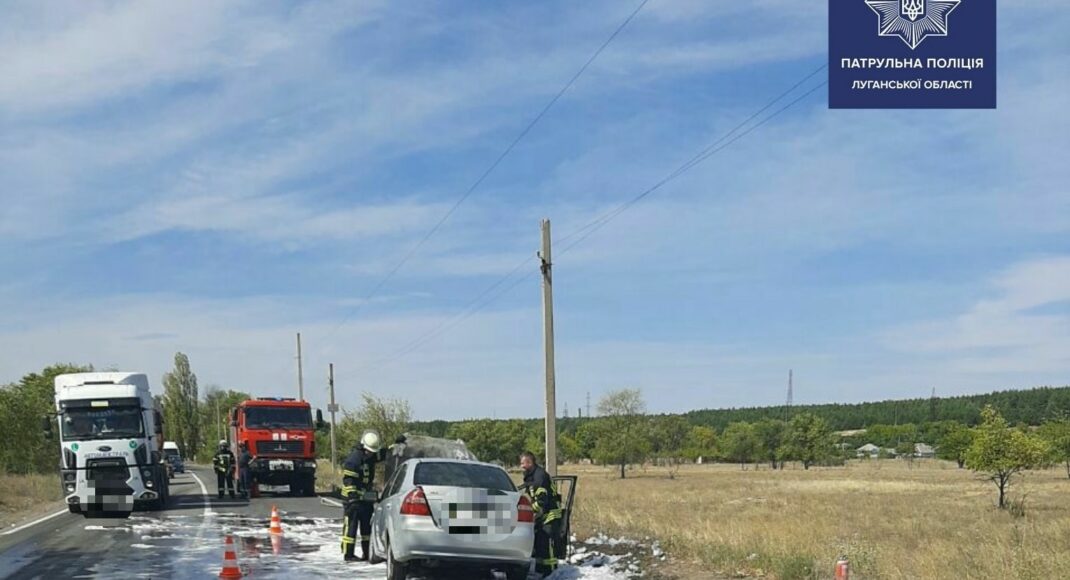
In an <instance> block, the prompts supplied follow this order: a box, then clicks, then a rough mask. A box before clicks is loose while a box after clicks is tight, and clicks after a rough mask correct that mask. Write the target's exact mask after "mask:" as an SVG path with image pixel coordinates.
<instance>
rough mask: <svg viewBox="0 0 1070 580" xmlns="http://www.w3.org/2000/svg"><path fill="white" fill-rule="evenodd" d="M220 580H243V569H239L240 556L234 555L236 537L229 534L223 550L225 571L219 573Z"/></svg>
mask: <svg viewBox="0 0 1070 580" xmlns="http://www.w3.org/2000/svg"><path fill="white" fill-rule="evenodd" d="M219 577H220V578H241V568H239V567H238V555H237V554H235V553H234V536H231V535H230V534H227V539H226V541H225V542H224V549H223V569H222V570H220V572H219Z"/></svg>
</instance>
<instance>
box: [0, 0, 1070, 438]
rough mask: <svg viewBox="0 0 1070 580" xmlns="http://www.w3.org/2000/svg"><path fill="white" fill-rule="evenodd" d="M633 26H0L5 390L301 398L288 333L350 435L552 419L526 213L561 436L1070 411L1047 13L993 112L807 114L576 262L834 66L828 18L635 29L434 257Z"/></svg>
mask: <svg viewBox="0 0 1070 580" xmlns="http://www.w3.org/2000/svg"><path fill="white" fill-rule="evenodd" d="M970 1H974V0H970ZM638 5H639V2H638V1H627V2H625V1H619V0H618V1H615V2H609V1H597V0H596V1H591V2H582V3H576V2H564V1H562V2H540V3H530V2H519V1H508V2H494V3H485V2H484V3H469V2H446V3H431V2H385V1H366V2H329V1H328V2H256V3H253V2H208V1H205V2H183V3H172V2H154V3H149V2H118V1H113V2H98V3H69V2H62V3H58V2H47V1H44V2H42V1H33V2H14V3H9V4H7V5H6V8H5V17H4V18H3V19H2V20H0V54H3V55H4V57H3V58H0V272H3V276H2V277H0V312H2V313H3V315H2V316H0V383H8V382H12V381H15V380H17V379H18V378H19V377H21V376H22V375H24V374H27V373H29V372H34V371H39V370H40V369H41V368H43V367H44V366H46V365H48V364H52V363H56V362H72V363H78V364H92V365H94V366H96V367H97V368H116V369H122V370H140V371H143V372H146V373H148V374H149V376H150V379H151V380H152V381H153V382H154V383H155V384H156V385H159V381H160V380H161V378H162V375H163V373H165V372H166V371H168V370H169V369H170V368H171V367H172V364H173V357H174V354H175V353H176V352H183V353H186V354H187V355H188V356H189V357H190V361H191V365H192V367H193V370H194V372H196V373H197V376H198V378H199V382H200V384H201V388H202V390H203V389H206V388H215V387H218V388H226V389H235V390H242V391H245V392H248V393H251V394H253V395H256V396H296V394H297V361H296V358H295V351H296V344H295V335H296V333H297V332H300V333H301V335H302V341H303V354H304V357H303V363H304V364H303V367H304V383H305V392H306V397H307V398H308V399H309V400H310V401H311V402H312V403H313V405H315V406H317V407H324V406H325V404H326V401H327V394H326V392H327V389H326V375H327V365H328V363H334V365H335V369H336V370H335V376H336V390H337V395H336V396H337V399H338V401H339V403H341V404H342V406H343V407H345V408H347V409H353V408H355V407H356V406H357V405H358V404H359V402H360V400H361V393H363V392H368V393H371V394H373V395H375V396H378V397H391V398H400V399H404V400H407V401H409V403H410V404H411V406H412V409H413V413H414V416H415V418H416V419H419V420H429V419H461V418H469V417H497V418H504V417H537V416H540V415H541V414H542V412H543V402H542V400H543V399H542V396H543V384H544V383H543V380H544V379H543V350H542V348H543V338H542V303H541V296H542V294H541V292H542V291H541V287H540V278H539V276H538V273H537V268H538V263H537V260H536V256H535V252H536V251H537V250H538V248H539V247H540V231H539V223H540V220H541V219H543V218H548V219H550V220H551V223H552V230H553V234H554V235H553V237H554V239H555V240H557V241H555V245H554V253H553V258H554V260H553V261H554V270H553V276H554V309H555V310H554V323H555V337H556V359H557V404H558V407H559V409H560V411H561V413H562V414H563V413H564V411H565V407H566V406H567V409H568V411H569V414H570V415H573V416H574V415H575V414H576V411H577V409H578V408H579V407H580V406H582V405H584V403H585V399H586V396H587V393H590V398H591V401H592V405H596V404H597V401H598V399H599V398H600V397H601V396H602V395H604V394H605V393H607V392H609V391H612V390H615V389H621V388H638V389H641V390H642V392H643V395H644V398H645V400H646V403H647V407H648V409H649V410H650V411H652V412H679V411H686V410H690V409H696V408H720V407H739V406H759V405H772V404H781V403H782V402H783V401H784V398H785V395H786V390H787V374H788V370H789V369H792V370H793V371H794V400H795V403H796V404H805V403H819V402H856V401H864V400H883V399H889V398H907V397H927V396H929V395H930V393H931V392H932V389H934V388H935V389H936V392H937V395H938V396H950V395H957V394H967V393H979V392H988V391H992V390H1001V389H1018V388H1030V387H1034V386H1040V385H1066V384H1068V383H1070V235H1068V234H1070V191H1068V186H1067V183H1070V164H1068V163H1067V161H1066V159H1067V153H1068V151H1070V148H1068V146H1070V115H1068V113H1067V111H1066V102H1067V101H1066V95H1067V94H1070V74H1068V73H1070V40H1068V37H1067V35H1066V34H1065V30H1067V29H1068V28H1070V13H1068V12H1067V11H1066V10H1065V9H1064V6H1062V5H1061V3H1058V2H1055V1H1054V0H1033V1H1031V2H1025V3H1006V2H1004V3H1001V5H1000V6H999V33H998V34H999V36H998V43H999V53H998V66H999V69H998V71H999V77H998V78H999V106H998V109H996V110H979V111H966V110H961V111H917V110H915V111H908V110H900V111H896V110H885V111H874V110H865V111H862V110H859V111H849V110H829V109H828V108H827V98H826V94H825V92H824V91H823V90H821V89H818V90H817V91H816V92H814V93H812V94H810V95H809V96H807V97H804V98H802V99H801V100H799V101H798V102H797V103H796V104H795V105H794V106H792V107H791V108H790V109H787V110H785V111H784V112H783V113H781V114H779V115H777V116H776V117H774V118H772V119H771V120H770V121H768V122H767V123H765V124H764V125H762V126H760V127H758V128H757V129H755V130H754V131H753V132H751V133H748V134H746V135H745V136H743V137H742V138H740V139H739V140H737V141H734V142H732V143H731V145H729V146H727V147H725V148H724V149H723V150H720V151H719V152H718V153H716V154H715V155H713V156H712V157H710V158H709V159H708V160H706V161H704V162H703V163H701V164H699V165H696V166H695V167H693V168H691V169H690V170H689V171H688V172H686V173H685V174H683V175H681V176H679V177H678V178H677V179H674V180H673V181H671V182H670V183H668V184H666V185H665V186H663V187H661V188H659V189H658V190H657V191H655V192H654V193H652V194H651V195H649V196H647V197H645V198H644V199H642V200H641V201H640V202H639V203H637V204H635V205H634V206H631V207H630V208H629V209H628V210H627V211H625V212H623V213H621V214H620V215H619V216H618V217H616V218H615V219H613V220H611V221H609V222H608V223H606V224H605V226H604V227H602V228H600V229H598V230H597V231H595V232H594V233H593V234H592V235H590V236H589V237H586V238H582V240H581V241H580V242H579V243H575V242H576V240H577V239H580V237H579V236H578V235H576V232H577V231H580V230H581V228H582V227H583V226H584V225H585V224H589V223H590V222H591V220H594V219H596V218H597V217H598V216H601V215H604V214H605V213H606V212H607V211H611V210H612V209H613V208H615V207H618V206H619V204H621V203H623V202H625V201H627V200H628V199H631V198H633V197H634V196H636V195H638V194H639V193H641V192H643V191H644V190H646V189H647V188H649V187H651V186H653V185H654V184H656V183H657V182H659V181H660V180H661V179H663V178H664V177H665V176H667V175H669V174H671V173H672V172H673V170H674V169H676V168H677V167H678V166H680V165H681V164H682V163H684V162H685V161H687V160H688V159H690V158H691V157H692V156H693V155H694V154H695V153H697V152H699V151H701V150H703V149H704V148H705V147H707V146H708V145H709V144H711V143H714V142H716V140H717V139H718V138H719V137H721V136H723V135H724V134H726V132H728V131H730V130H731V129H732V128H733V127H735V126H737V125H738V124H739V123H740V122H742V121H743V120H745V119H746V118H748V117H749V116H750V115H751V114H752V113H753V112H755V111H757V110H758V109H760V108H761V107H762V106H764V105H765V104H766V103H767V102H769V101H770V100H771V99H773V98H774V97H776V96H777V95H779V94H781V93H782V92H783V91H785V90H786V89H788V88H789V87H791V86H792V85H794V84H795V83H796V82H798V81H799V80H800V79H802V78H804V77H806V76H807V75H808V74H810V73H811V72H813V71H814V70H816V69H817V68H818V67H820V66H821V65H822V64H824V63H825V61H826V60H827V6H826V4H825V3H823V2H818V3H803V2H797V1H788V0H755V1H752V2H708V1H701V0H650V1H649V2H648V3H647V4H646V5H645V6H643V8H642V10H640V11H639V13H638V14H637V15H636V16H635V18H634V19H633V20H632V21H631V22H629V23H628V25H627V26H626V27H625V28H624V29H623V30H622V31H621V32H620V34H619V35H618V36H617V37H616V38H615V39H614V40H613V42H612V43H610V44H609V46H608V47H606V49H605V50H604V51H603V52H602V53H601V54H600V55H599V56H598V58H597V59H596V60H595V61H594V62H593V63H592V64H591V65H590V66H589V67H588V68H587V69H586V70H585V72H584V73H583V75H581V76H580V77H579V78H578V79H577V80H576V82H575V83H574V84H573V85H572V86H571V87H570V88H569V90H568V91H566V92H565V93H564V94H563V95H562V96H561V98H560V99H559V100H557V101H556V102H555V103H554V105H553V106H552V107H551V108H550V109H549V110H548V111H547V112H546V114H545V115H544V116H542V117H541V118H540V119H539V121H538V123H536V124H535V125H534V127H532V128H531V130H530V131H529V132H527V133H526V134H525V135H524V138H523V139H521V140H520V141H519V143H517V145H516V146H515V147H514V148H513V149H512V150H511V151H510V152H509V154H508V155H507V156H506V157H505V158H504V159H503V160H502V161H501V163H500V164H498V165H497V166H496V167H495V168H494V170H493V171H492V172H491V173H490V174H489V175H488V176H487V178H486V179H485V180H484V181H482V182H481V183H480V184H479V186H478V187H476V188H475V189H474V190H471V194H470V195H469V197H467V198H466V199H465V201H464V203H463V204H461V205H460V206H459V207H457V208H456V211H454V212H453V213H451V214H449V217H448V219H446V220H445V221H444V222H442V223H441V227H439V228H438V229H437V230H434V233H433V235H431V236H430V237H427V236H428V234H429V232H431V231H432V229H433V228H435V226H436V224H438V223H439V222H440V220H442V218H443V217H444V216H445V215H446V214H447V212H448V211H449V210H450V209H451V207H453V206H454V204H455V203H456V202H457V201H458V200H459V199H461V197H462V196H464V195H465V194H466V192H468V191H470V188H471V187H472V186H473V184H474V183H476V182H477V180H478V179H479V178H480V176H481V175H482V174H483V173H484V172H485V171H486V170H487V169H488V167H490V166H491V164H492V163H493V162H494V161H495V159H497V158H498V157H499V156H500V155H501V154H502V152H503V151H504V150H505V149H506V148H507V147H508V146H509V144H510V143H512V142H513V141H514V140H515V139H516V138H517V136H518V135H520V134H521V132H522V131H524V130H525V128H526V127H528V125H529V124H530V123H531V122H532V120H533V119H535V118H536V116H537V115H538V114H539V112H540V111H541V110H543V108H544V107H545V106H546V104H547V103H548V102H550V100H551V99H552V98H553V97H554V95H556V94H557V93H558V91H560V90H561V88H562V87H564V86H565V84H566V83H567V82H568V81H569V79H570V78H572V77H573V75H575V74H576V72H577V71H578V70H579V69H580V67H581V66H582V65H583V64H584V63H585V62H586V61H587V60H588V59H589V58H590V57H591V55H592V54H594V52H595V51H596V50H597V49H598V47H599V46H600V45H601V44H602V43H603V42H605V41H606V39H607V38H609V36H610V35H611V34H612V33H613V31H614V30H615V29H616V28H617V27H618V26H620V24H621V23H622V22H624V20H625V18H627V17H628V15H629V14H630V13H631V12H632V11H633V10H634V9H635V8H636V7H637V6H638ZM825 74H826V73H825V72H824V71H822V72H821V73H819V74H818V75H816V76H815V77H812V78H811V79H810V80H809V82H808V84H804V85H803V86H802V87H801V88H800V89H798V90H797V91H796V93H793V97H789V98H794V96H796V95H801V94H803V92H804V91H806V90H808V89H809V88H813V87H816V86H818V85H819V83H820V82H821V81H822V80H823V77H824V75H825ZM786 102H788V100H785V101H784V103H786ZM771 110H775V109H771ZM583 231H586V230H583ZM421 240H425V241H423V242H421ZM571 243H575V245H573V246H571V247H569V246H570V244H571ZM414 248H415V250H414ZM566 249H567V251H565V250H566ZM406 256H408V257H409V258H408V259H406ZM399 265H400V267H398V266H399ZM395 268H396V271H395ZM513 271H515V274H514V275H512V276H510V277H508V278H504V277H505V276H506V275H507V274H509V273H510V272H513ZM391 272H393V273H391ZM497 282H501V284H500V285H498V286H494V287H493V289H492V290H491V292H490V293H489V294H486V295H484V294H483V293H484V292H485V291H486V290H487V289H488V288H491V287H492V285H493V284H495V283H497ZM480 296H487V297H495V298H494V299H493V300H483V299H481V298H480ZM474 300H475V301H476V302H475V304H477V305H479V308H478V309H476V310H471V311H469V310H466V307H467V306H468V305H469V304H473V301H474ZM432 332H433V334H431V335H430V336H428V333H432Z"/></svg>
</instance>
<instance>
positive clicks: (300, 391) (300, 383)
mask: <svg viewBox="0 0 1070 580" xmlns="http://www.w3.org/2000/svg"><path fill="white" fill-rule="evenodd" d="M297 400H298V401H304V400H305V373H304V372H303V370H302V368H301V333H300V332H298V333H297Z"/></svg>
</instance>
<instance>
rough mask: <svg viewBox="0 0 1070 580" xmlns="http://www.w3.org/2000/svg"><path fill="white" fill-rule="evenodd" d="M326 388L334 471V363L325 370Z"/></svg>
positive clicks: (336, 448)
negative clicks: (329, 395) (329, 396)
mask: <svg viewBox="0 0 1070 580" xmlns="http://www.w3.org/2000/svg"><path fill="white" fill-rule="evenodd" d="M327 386H328V388H329V389H330V391H331V402H330V403H329V404H328V405H327V412H328V413H330V414H331V469H334V468H335V467H336V466H337V465H338V447H337V446H336V445H335V442H334V414H335V413H336V412H337V411H338V405H337V404H335V402H334V363H331V364H330V366H329V367H328V370H327Z"/></svg>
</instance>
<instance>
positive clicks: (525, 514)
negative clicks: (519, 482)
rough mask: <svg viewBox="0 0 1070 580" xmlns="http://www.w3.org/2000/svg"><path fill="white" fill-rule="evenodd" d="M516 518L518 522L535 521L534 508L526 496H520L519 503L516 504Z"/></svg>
mask: <svg viewBox="0 0 1070 580" xmlns="http://www.w3.org/2000/svg"><path fill="white" fill-rule="evenodd" d="M516 519H517V521H518V522H521V523H524V522H527V523H535V510H534V509H532V507H531V500H530V499H528V496H526V495H522V496H520V503H518V504H516Z"/></svg>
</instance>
